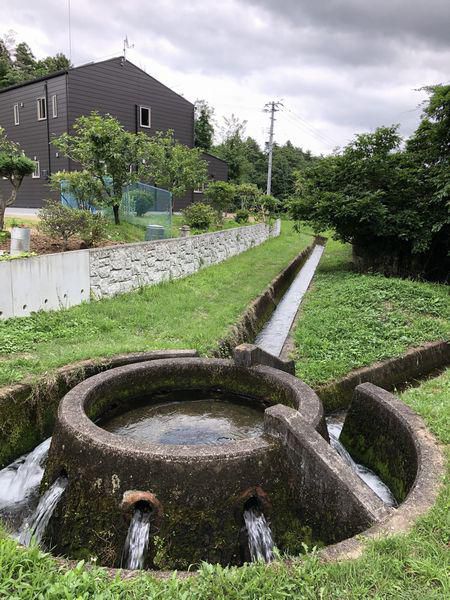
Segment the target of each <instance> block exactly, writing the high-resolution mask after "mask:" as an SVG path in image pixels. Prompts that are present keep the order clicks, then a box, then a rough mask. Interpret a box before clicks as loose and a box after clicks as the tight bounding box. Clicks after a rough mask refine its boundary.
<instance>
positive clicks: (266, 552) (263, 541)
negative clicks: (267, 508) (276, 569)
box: [244, 506, 274, 562]
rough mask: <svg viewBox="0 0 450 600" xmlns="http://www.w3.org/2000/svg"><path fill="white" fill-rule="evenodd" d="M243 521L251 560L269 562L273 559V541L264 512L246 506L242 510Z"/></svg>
mask: <svg viewBox="0 0 450 600" xmlns="http://www.w3.org/2000/svg"><path fill="white" fill-rule="evenodd" d="M244 522H245V527H246V529H247V536H248V547H249V550H250V556H251V559H252V561H257V560H263V561H264V562H270V561H271V560H272V559H273V546H274V542H273V538H272V531H271V529H270V526H269V524H268V523H267V521H266V517H265V516H264V513H263V512H262V511H260V510H259V509H258V508H257V507H254V506H252V507H250V508H247V509H246V510H244Z"/></svg>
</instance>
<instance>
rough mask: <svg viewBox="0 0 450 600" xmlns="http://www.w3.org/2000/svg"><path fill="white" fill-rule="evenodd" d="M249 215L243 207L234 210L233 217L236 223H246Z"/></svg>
mask: <svg viewBox="0 0 450 600" xmlns="http://www.w3.org/2000/svg"><path fill="white" fill-rule="evenodd" d="M249 217H250V213H249V211H248V210H247V209H245V208H241V209H240V210H237V211H236V216H235V217H234V220H235V221H236V223H248V219H249Z"/></svg>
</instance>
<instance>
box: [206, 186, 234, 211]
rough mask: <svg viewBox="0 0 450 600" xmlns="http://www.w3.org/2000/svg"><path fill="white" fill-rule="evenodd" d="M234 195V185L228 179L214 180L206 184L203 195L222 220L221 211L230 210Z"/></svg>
mask: <svg viewBox="0 0 450 600" xmlns="http://www.w3.org/2000/svg"><path fill="white" fill-rule="evenodd" d="M235 195H236V186H235V185H234V184H233V183H229V182H228V181H214V182H213V183H210V184H208V187H207V188H206V190H205V196H206V199H207V200H208V202H209V203H210V204H211V206H212V207H213V208H214V210H215V211H216V212H217V214H218V216H219V220H220V221H222V220H223V213H224V212H227V211H228V210H232V208H233V201H234V198H235Z"/></svg>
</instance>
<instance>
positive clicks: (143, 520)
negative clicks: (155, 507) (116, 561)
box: [122, 508, 152, 569]
mask: <svg viewBox="0 0 450 600" xmlns="http://www.w3.org/2000/svg"><path fill="white" fill-rule="evenodd" d="M151 515H152V513H151V511H149V510H145V509H143V508H135V510H134V513H133V517H132V519H131V523H130V527H129V528H128V534H127V539H126V540H125V546H124V549H123V556H122V565H123V567H124V568H125V569H143V568H144V563H145V555H146V554H147V548H148V541H149V537H150V520H151Z"/></svg>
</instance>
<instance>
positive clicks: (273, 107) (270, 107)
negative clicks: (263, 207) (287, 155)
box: [264, 100, 283, 196]
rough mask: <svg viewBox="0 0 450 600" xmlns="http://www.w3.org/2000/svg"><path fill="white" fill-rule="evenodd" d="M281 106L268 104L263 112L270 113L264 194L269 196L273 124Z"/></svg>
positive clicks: (278, 103) (277, 103)
mask: <svg viewBox="0 0 450 600" xmlns="http://www.w3.org/2000/svg"><path fill="white" fill-rule="evenodd" d="M281 106H283V104H282V103H281V102H275V101H274V100H272V102H268V103H267V104H266V105H265V107H264V112H270V129H269V142H268V144H267V147H268V150H269V162H268V166H267V189H266V194H267V195H268V196H270V193H271V191H272V154H273V127H274V124H275V113H276V112H277V111H279V110H280V107H281Z"/></svg>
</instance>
